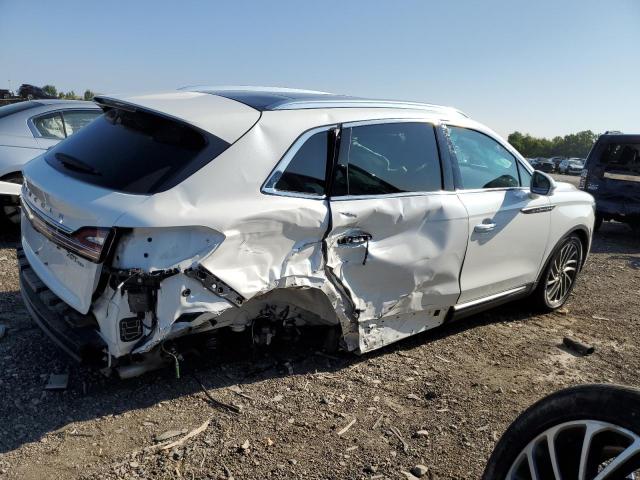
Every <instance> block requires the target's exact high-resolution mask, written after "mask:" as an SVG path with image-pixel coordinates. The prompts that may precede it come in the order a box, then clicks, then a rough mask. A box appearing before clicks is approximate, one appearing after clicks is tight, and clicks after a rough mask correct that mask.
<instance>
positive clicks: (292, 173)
mask: <svg viewBox="0 0 640 480" xmlns="http://www.w3.org/2000/svg"><path fill="white" fill-rule="evenodd" d="M303 142H304V143H303V144H302V145H301V146H300V148H298V149H297V150H295V153H294V155H293V157H292V158H291V160H290V161H289V162H288V163H286V166H284V170H282V171H280V170H277V171H276V172H274V173H273V174H272V176H271V177H270V179H269V181H268V182H267V184H266V185H265V188H268V189H274V190H277V191H281V192H294V193H303V194H306V195H318V196H323V195H324V194H325V178H326V169H327V152H328V148H329V132H328V131H327V130H325V131H322V132H318V133H315V134H313V135H311V137H309V138H308V139H306V140H303ZM278 168H282V167H280V166H279V167H278Z"/></svg>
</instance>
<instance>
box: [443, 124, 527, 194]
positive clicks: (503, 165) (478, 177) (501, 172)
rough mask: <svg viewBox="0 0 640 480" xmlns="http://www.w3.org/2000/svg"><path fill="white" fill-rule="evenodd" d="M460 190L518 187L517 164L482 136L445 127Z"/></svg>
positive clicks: (500, 147)
mask: <svg viewBox="0 0 640 480" xmlns="http://www.w3.org/2000/svg"><path fill="white" fill-rule="evenodd" d="M447 129H448V133H449V135H448V136H449V139H450V140H451V145H452V147H453V151H454V154H455V155H454V157H455V159H456V161H457V167H458V171H459V174H460V175H459V176H460V179H459V180H460V183H461V187H462V188H463V189H484V188H508V187H519V186H520V181H519V174H518V162H517V160H516V158H515V157H514V156H513V155H511V154H510V153H509V152H508V151H507V149H506V148H504V147H503V146H502V145H500V144H499V143H498V142H496V141H495V140H494V139H492V138H491V137H489V136H487V135H485V134H484V133H480V132H477V131H475V130H470V129H468V128H462V127H454V126H449V127H447Z"/></svg>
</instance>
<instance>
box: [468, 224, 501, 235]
mask: <svg viewBox="0 0 640 480" xmlns="http://www.w3.org/2000/svg"><path fill="white" fill-rule="evenodd" d="M494 228H496V224H495V223H481V224H479V225H476V226H475V227H473V231H474V232H476V233H488V232H490V231H491V230H493V229H494Z"/></svg>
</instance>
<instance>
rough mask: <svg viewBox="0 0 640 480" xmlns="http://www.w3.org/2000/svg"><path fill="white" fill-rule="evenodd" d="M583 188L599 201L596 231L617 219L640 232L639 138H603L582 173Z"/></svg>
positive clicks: (614, 135)
mask: <svg viewBox="0 0 640 480" xmlns="http://www.w3.org/2000/svg"><path fill="white" fill-rule="evenodd" d="M580 188H581V189H582V190H585V191H587V192H589V193H590V194H591V195H593V196H594V197H595V199H596V228H599V227H600V225H601V224H602V221H603V220H617V221H619V222H625V223H627V224H629V225H630V226H631V227H632V228H634V229H635V230H636V231H638V232H640V135H623V134H620V133H617V132H616V133H613V134H604V135H601V136H600V137H599V138H598V140H597V141H596V143H595V145H594V146H593V148H592V149H591V152H590V153H589V157H588V158H587V161H586V163H585V166H584V170H582V176H581V178H580Z"/></svg>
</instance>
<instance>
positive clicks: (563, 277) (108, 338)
mask: <svg viewBox="0 0 640 480" xmlns="http://www.w3.org/2000/svg"><path fill="white" fill-rule="evenodd" d="M96 101H97V102H98V103H99V104H100V105H101V106H102V107H103V108H104V109H105V115H103V116H102V117H100V118H99V119H97V120H96V121H95V122H93V123H91V124H90V125H89V126H88V127H86V128H85V129H83V130H81V131H80V132H79V133H78V134H77V135H74V136H73V137H71V138H69V139H68V140H66V141H65V142H62V143H61V144H59V145H57V146H55V147H54V148H52V149H51V150H49V151H48V152H47V153H46V154H45V155H43V156H41V157H40V158H38V159H36V160H34V161H33V162H30V163H29V164H28V165H27V166H26V167H25V169H24V173H25V182H24V186H23V191H22V201H23V205H24V215H23V222H22V233H23V249H24V252H23V253H22V254H21V258H20V263H21V275H22V277H21V279H22V280H21V285H22V292H23V297H24V299H25V303H26V305H27V307H28V308H29V310H30V312H31V314H32V316H33V317H34V319H36V321H37V322H39V323H40V325H41V326H42V328H43V329H44V330H45V331H46V332H48V333H49V334H50V335H51V336H52V337H54V338H55V339H56V340H57V341H58V342H59V343H60V344H61V345H63V347H64V348H66V349H67V351H68V352H69V353H70V354H71V355H74V356H75V357H76V358H82V355H83V352H86V351H88V350H93V351H95V349H96V348H97V350H98V353H97V354H96V355H94V357H93V358H100V359H104V358H105V356H106V357H111V362H110V365H111V366H114V367H116V366H118V368H119V370H118V371H119V373H120V374H121V375H123V376H128V375H131V374H132V372H135V373H136V374H137V373H141V372H142V371H144V370H145V369H148V368H153V367H154V366H158V365H159V364H161V363H162V362H161V361H160V359H162V361H164V359H165V357H162V355H163V350H162V349H163V348H164V347H163V345H164V343H165V342H167V341H169V342H170V341H172V340H174V339H177V338H179V337H181V336H185V335H189V334H193V333H199V334H206V335H214V334H215V333H216V330H218V329H221V328H229V329H230V330H232V331H234V332H240V331H243V330H249V331H252V332H253V333H252V339H253V341H254V342H255V343H258V344H264V343H267V344H268V343H269V342H270V341H271V339H272V338H273V337H274V336H275V335H280V334H282V333H283V332H287V331H288V330H287V329H291V328H294V327H295V328H297V327H302V326H314V325H323V326H331V327H333V328H334V329H335V330H336V331H337V332H339V335H338V337H340V338H341V344H342V346H343V348H345V349H346V350H349V351H356V352H360V353H364V352H368V351H372V350H375V349H377V348H380V347H382V346H384V345H387V344H389V343H392V342H395V341H397V340H400V339H402V338H405V337H408V336H410V335H413V334H415V333H418V332H421V331H424V330H428V329H431V328H435V327H437V326H439V325H442V324H443V323H444V322H445V321H450V320H454V319H457V318H462V317H464V316H467V315H471V314H473V313H475V312H478V311H480V310H484V309H487V308H491V307H492V306H495V305H497V304H500V303H504V302H507V301H510V300H513V299H516V298H522V297H525V296H531V299H532V302H533V303H534V304H536V305H537V306H538V307H539V308H541V309H545V310H553V309H556V308H559V307H560V306H561V305H562V304H563V303H564V302H565V301H566V299H567V298H568V296H569V295H570V293H571V290H572V288H573V285H574V284H575V280H576V278H577V275H578V273H579V271H580V269H581V267H582V265H583V263H584V261H585V259H586V256H587V252H588V251H589V247H590V241H591V230H592V226H593V199H592V198H591V196H589V195H587V194H585V193H584V192H580V191H579V190H577V189H576V188H575V187H573V186H572V185H569V184H562V183H558V184H556V183H555V182H554V180H553V179H552V178H551V177H549V176H547V175H545V174H543V173H541V172H535V173H534V172H533V171H532V170H531V167H530V166H529V165H528V164H527V163H526V161H524V159H523V158H522V157H521V156H520V155H519V154H518V153H517V152H516V151H515V150H514V149H513V148H512V147H510V146H509V145H508V144H507V143H506V142H505V141H504V140H502V139H501V138H500V137H499V136H497V135H496V134H495V133H494V132H492V131H491V130H490V129H488V128H487V127H485V126H483V125H481V124H479V123H477V122H475V121H473V120H471V119H469V118H468V117H467V116H466V115H465V114H463V113H461V112H459V111H457V110H455V109H452V108H448V107H441V106H435V105H425V104H415V103H410V102H390V101H379V100H366V99H358V98H351V97H345V96H340V95H331V94H324V93H320V92H309V91H300V90H289V89H265V88H257V89H248V88H237V89H228V88H226V89H221V88H215V87H209V88H207V87H201V88H192V89H189V90H188V91H179V92H175V91H174V92H167V93H159V94H156V95H144V96H134V97H106V96H101V97H97V98H96ZM203 112H208V113H207V114H206V115H204V114H203ZM265 132H269V134H267V135H265ZM52 219H55V221H54V223H52ZM194 225H196V226H197V227H195V226H194ZM36 251H37V252H38V254H37V255H36V254H35V252H36ZM505 251H509V255H504V252H505ZM67 252H69V253H67ZM425 259H428V260H425ZM42 296H45V297H47V298H54V299H57V301H58V302H59V303H62V302H64V304H66V306H67V307H66V313H65V311H64V306H63V308H62V311H63V313H62V314H61V313H60V310H61V308H59V307H58V308H57V310H56V311H52V309H51V308H50V307H49V306H48V305H47V304H46V303H45V302H44V301H43V299H42ZM47 301H48V300H47ZM60 315H64V319H63V320H60V318H59V317H60ZM67 318H72V319H73V320H72V321H71V322H69V321H67V320H66V319H67ZM70 323H71V324H72V325H75V327H74V328H69V324H70ZM96 345H97V346H98V347H96ZM132 353H133V354H134V355H133V357H132V355H131V354H132ZM105 354H107V355H105ZM136 354H139V355H136ZM133 359H135V360H137V361H139V363H137V364H131V363H129V364H127V362H131V361H132V360H133Z"/></svg>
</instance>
